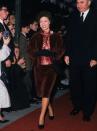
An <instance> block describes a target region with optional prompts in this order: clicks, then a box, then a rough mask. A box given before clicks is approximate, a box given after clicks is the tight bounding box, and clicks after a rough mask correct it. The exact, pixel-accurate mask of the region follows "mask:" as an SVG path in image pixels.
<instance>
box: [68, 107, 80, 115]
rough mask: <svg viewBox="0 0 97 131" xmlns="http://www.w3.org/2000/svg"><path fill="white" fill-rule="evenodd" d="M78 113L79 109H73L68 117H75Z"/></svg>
mask: <svg viewBox="0 0 97 131" xmlns="http://www.w3.org/2000/svg"><path fill="white" fill-rule="evenodd" d="M79 112H80V110H79V109H76V108H74V109H73V110H72V111H71V112H70V115H72V116H75V115H77V114H78V113H79Z"/></svg>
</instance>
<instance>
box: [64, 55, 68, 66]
mask: <svg viewBox="0 0 97 131" xmlns="http://www.w3.org/2000/svg"><path fill="white" fill-rule="evenodd" d="M64 61H65V63H66V65H69V56H65V57H64Z"/></svg>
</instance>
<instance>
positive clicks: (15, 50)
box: [14, 48, 20, 57]
mask: <svg viewBox="0 0 97 131" xmlns="http://www.w3.org/2000/svg"><path fill="white" fill-rule="evenodd" d="M14 54H15V56H16V57H19V55H20V50H19V48H15V49H14Z"/></svg>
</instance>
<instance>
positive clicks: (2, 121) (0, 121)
mask: <svg viewBox="0 0 97 131" xmlns="http://www.w3.org/2000/svg"><path fill="white" fill-rule="evenodd" d="M7 122H9V120H0V123H7Z"/></svg>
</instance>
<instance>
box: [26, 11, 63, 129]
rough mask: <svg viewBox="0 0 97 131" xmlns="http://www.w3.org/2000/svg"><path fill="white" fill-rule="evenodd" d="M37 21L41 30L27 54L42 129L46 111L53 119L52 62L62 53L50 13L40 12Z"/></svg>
mask: <svg viewBox="0 0 97 131" xmlns="http://www.w3.org/2000/svg"><path fill="white" fill-rule="evenodd" d="M38 20H39V25H40V29H41V30H40V31H39V32H38V33H37V34H35V35H34V36H33V37H32V39H31V42H30V44H29V47H28V53H29V56H30V58H31V59H32V61H33V64H34V76H35V84H36V90H37V95H38V96H40V97H42V108H41V113H40V117H39V125H38V127H39V128H44V119H45V114H46V110H47V109H48V112H49V118H50V119H53V118H54V112H53V109H52V106H51V104H50V101H51V93H52V90H53V87H54V85H55V82H56V78H57V75H58V74H57V73H56V71H55V69H54V68H53V61H54V60H59V59H60V58H61V56H62V55H63V53H64V51H63V47H62V46H63V45H62V44H63V43H62V38H61V36H60V35H59V34H58V33H54V32H53V31H51V30H50V23H51V15H50V13H49V12H47V11H44V12H41V13H40V14H39V17H38Z"/></svg>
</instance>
